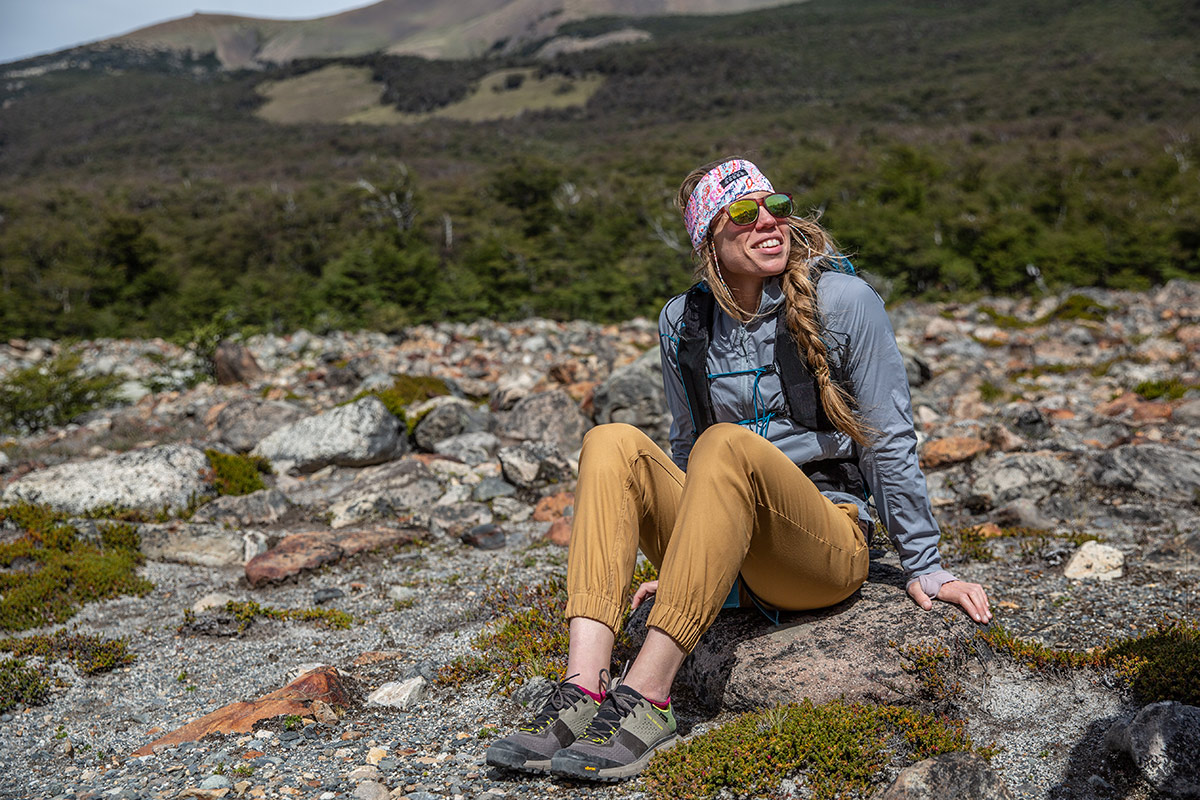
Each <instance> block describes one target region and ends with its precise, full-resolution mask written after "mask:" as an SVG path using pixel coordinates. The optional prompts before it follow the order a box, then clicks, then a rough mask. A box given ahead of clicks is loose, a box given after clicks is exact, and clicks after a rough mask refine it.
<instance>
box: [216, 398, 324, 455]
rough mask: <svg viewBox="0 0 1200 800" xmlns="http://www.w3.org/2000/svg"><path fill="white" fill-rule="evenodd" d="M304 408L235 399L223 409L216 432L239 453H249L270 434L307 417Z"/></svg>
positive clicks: (272, 402)
mask: <svg viewBox="0 0 1200 800" xmlns="http://www.w3.org/2000/svg"><path fill="white" fill-rule="evenodd" d="M306 416H308V415H307V413H306V412H305V411H304V409H302V408H299V407H298V406H294V405H292V404H291V403H285V402H282V401H279V400H260V399H253V400H235V401H234V402H232V403H230V404H229V405H227V406H225V407H224V408H223V409H221V412H220V413H219V414H218V415H217V418H216V421H215V422H214V423H213V434H214V435H215V436H216V438H217V440H218V441H221V442H224V443H225V444H227V445H228V446H229V447H230V448H232V449H233V450H235V451H237V452H239V453H247V452H249V451H251V450H253V449H254V447H255V445H257V444H258V443H259V442H261V441H262V440H263V439H265V438H266V437H267V436H268V435H270V434H271V433H274V432H275V431H277V430H279V429H280V428H282V427H284V426H285V425H288V424H290V423H293V422H296V421H297V420H300V419H303V418H305V417H306Z"/></svg>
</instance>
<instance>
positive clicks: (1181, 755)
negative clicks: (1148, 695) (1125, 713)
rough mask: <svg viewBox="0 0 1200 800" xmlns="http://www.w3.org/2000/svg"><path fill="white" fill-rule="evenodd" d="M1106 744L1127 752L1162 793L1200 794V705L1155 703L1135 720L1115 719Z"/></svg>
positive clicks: (1174, 795) (1172, 702)
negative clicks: (1118, 720) (1121, 720)
mask: <svg viewBox="0 0 1200 800" xmlns="http://www.w3.org/2000/svg"><path fill="white" fill-rule="evenodd" d="M1105 744H1107V746H1108V748H1109V750H1113V751H1121V752H1124V753H1127V754H1128V755H1129V757H1130V758H1132V759H1133V763H1134V764H1136V765H1137V768H1138V771H1140V772H1141V773H1142V776H1143V777H1144V778H1145V779H1146V781H1147V782H1148V783H1149V784H1150V785H1151V786H1153V787H1154V788H1155V789H1156V790H1157V791H1158V792H1161V793H1162V796H1164V797H1178V798H1190V799H1191V800H1197V798H1200V708H1197V707H1196V706H1188V705H1184V704H1183V703H1176V702H1174V701H1170V700H1167V701H1163V702H1161V703H1151V704H1150V705H1148V706H1145V707H1144V708H1142V710H1141V711H1139V712H1138V713H1137V715H1136V716H1135V717H1134V718H1133V719H1132V720H1131V721H1129V722H1125V723H1123V722H1117V723H1114V724H1113V726H1112V727H1111V728H1109V730H1108V734H1107V736H1106V737H1105Z"/></svg>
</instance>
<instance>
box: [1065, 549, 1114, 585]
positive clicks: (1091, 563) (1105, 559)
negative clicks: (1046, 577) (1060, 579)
mask: <svg viewBox="0 0 1200 800" xmlns="http://www.w3.org/2000/svg"><path fill="white" fill-rule="evenodd" d="M1124 566H1125V555H1124V554H1123V553H1122V552H1121V551H1120V550H1118V549H1117V548H1115V547H1110V546H1108V545H1106V544H1100V543H1099V542H1097V541H1094V540H1091V541H1086V542H1084V543H1083V544H1082V545H1081V546H1080V548H1079V549H1078V550H1076V551H1075V555H1073V556H1071V560H1070V561H1068V562H1067V567H1066V569H1064V570H1063V575H1064V576H1066V577H1068V578H1071V579H1073V580H1082V579H1084V578H1096V579H1098V580H1102V581H1111V580H1114V579H1116V578H1119V577H1121V576H1122V575H1123V574H1125V573H1124Z"/></svg>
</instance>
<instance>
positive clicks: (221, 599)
mask: <svg viewBox="0 0 1200 800" xmlns="http://www.w3.org/2000/svg"><path fill="white" fill-rule="evenodd" d="M236 599H237V598H236V597H234V596H233V595H230V594H225V593H224V592H209V593H208V594H206V595H204V597H201V598H200V599H199V600H197V601H196V602H194V603H192V611H193V612H194V613H196V614H203V613H204V612H205V611H210V610H212V609H214V608H224V607H225V604H226V603H231V602H233V601H234V600H236Z"/></svg>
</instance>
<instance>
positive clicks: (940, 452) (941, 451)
mask: <svg viewBox="0 0 1200 800" xmlns="http://www.w3.org/2000/svg"><path fill="white" fill-rule="evenodd" d="M988 449H989V445H988V443H987V442H985V441H983V440H982V439H976V438H974V437H973V436H948V437H946V438H945V439H938V440H936V441H933V442H930V443H929V444H927V445H925V449H924V450H923V451H922V452H921V465H922V466H923V467H925V468H926V469H937V468H938V467H945V466H948V465H950V464H957V463H959V462H961V461H970V460H971V459H972V458H974V457H975V456H977V455H979V454H980V453H986V452H987V451H988Z"/></svg>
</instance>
